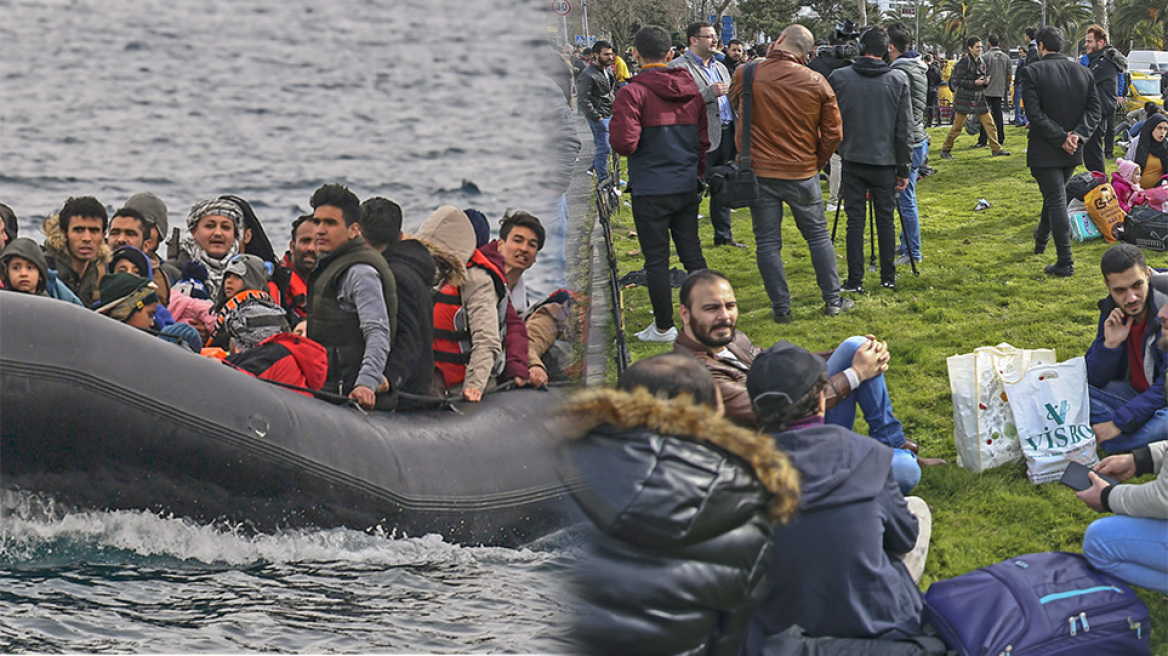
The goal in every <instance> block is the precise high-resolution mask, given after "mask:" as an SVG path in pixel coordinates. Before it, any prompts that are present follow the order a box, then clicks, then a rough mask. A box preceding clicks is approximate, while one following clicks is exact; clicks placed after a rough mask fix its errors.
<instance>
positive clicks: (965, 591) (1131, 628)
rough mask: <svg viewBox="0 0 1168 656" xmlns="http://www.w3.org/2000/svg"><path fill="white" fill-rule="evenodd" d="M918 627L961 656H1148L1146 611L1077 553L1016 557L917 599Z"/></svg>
mask: <svg viewBox="0 0 1168 656" xmlns="http://www.w3.org/2000/svg"><path fill="white" fill-rule="evenodd" d="M924 602H925V609H924V620H925V621H927V622H929V623H931V624H932V625H933V626H934V627H935V628H936V629H937V632H938V633H939V634H940V636H941V639H942V640H944V641H945V644H946V645H948V646H949V648H950V649H955V650H957V652H958V653H959V654H960V655H961V656H971V655H977V656H982V655H986V656H990V655H992V656H999V655H1001V654H1006V655H1010V654H1015V653H1017V654H1019V656H1021V655H1022V654H1025V655H1026V656H1073V655H1079V654H1092V655H1093V656H1109V655H1114V656H1121V655H1122V656H1138V655H1140V654H1146V655H1150V654H1151V644H1150V639H1151V637H1150V627H1149V617H1148V607H1147V606H1146V605H1145V604H1144V602H1143V601H1141V600H1140V598H1139V597H1138V596H1137V595H1136V593H1135V592H1134V591H1133V590H1132V589H1131V588H1129V587H1128V586H1127V585H1125V584H1124V583H1123V582H1122V581H1120V580H1119V579H1117V578H1115V577H1114V576H1111V575H1110V574H1106V573H1104V572H1100V571H1098V570H1096V569H1094V568H1092V567H1091V566H1090V565H1089V564H1087V559H1086V558H1084V557H1083V556H1082V555H1081V554H1073V553H1063V552H1045V553H1036V554H1029V555H1026V556H1018V557H1016V558H1011V559H1009V560H1005V561H1002V562H1000V563H997V564H995V565H990V566H989V567H983V568H981V569H977V570H974V571H972V572H969V573H966V574H962V575H961V576H957V577H955V578H951V579H948V580H946V581H937V582H936V583H934V584H932V585H931V586H929V590H928V592H926V593H925V594H924Z"/></svg>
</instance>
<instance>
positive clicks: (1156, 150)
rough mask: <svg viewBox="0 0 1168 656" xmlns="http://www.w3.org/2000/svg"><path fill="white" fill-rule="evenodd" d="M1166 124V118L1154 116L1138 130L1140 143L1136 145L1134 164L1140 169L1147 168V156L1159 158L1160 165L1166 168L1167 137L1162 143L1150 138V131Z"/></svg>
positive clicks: (1167, 156) (1167, 165)
mask: <svg viewBox="0 0 1168 656" xmlns="http://www.w3.org/2000/svg"><path fill="white" fill-rule="evenodd" d="M1166 122H1168V118H1164V115H1163V114H1154V115H1153V116H1151V117H1149V118H1148V120H1146V121H1144V127H1143V128H1141V129H1140V142H1139V143H1138V144H1136V156H1135V160H1134V161H1135V163H1136V164H1139V165H1140V169H1145V168H1147V167H1148V155H1149V154H1152V155H1155V156H1156V157H1159V158H1160V163H1161V164H1163V165H1164V166H1166V167H1168V137H1165V138H1164V141H1156V140H1155V139H1153V138H1152V130H1154V129H1155V128H1156V126H1157V125H1159V124H1161V123H1166Z"/></svg>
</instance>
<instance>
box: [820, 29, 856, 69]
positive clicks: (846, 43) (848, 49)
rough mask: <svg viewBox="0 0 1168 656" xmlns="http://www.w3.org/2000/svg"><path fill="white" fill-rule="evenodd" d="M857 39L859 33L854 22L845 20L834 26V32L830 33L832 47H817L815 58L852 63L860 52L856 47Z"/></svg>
mask: <svg viewBox="0 0 1168 656" xmlns="http://www.w3.org/2000/svg"><path fill="white" fill-rule="evenodd" d="M859 37H860V33H859V31H857V30H856V21H854V20H852V19H850V18H845V19H844V20H842V21H840V22H838V23H836V24H835V30H834V31H832V33H831V43H832V45H829V46H819V48H818V49H817V50H816V51H815V56H816V57H827V58H829V59H830V58H835V59H837V60H839V61H842V62H852V61H854V60H855V59H856V57H859V56H860V50H859V48H857V47H856V39H858V38H859Z"/></svg>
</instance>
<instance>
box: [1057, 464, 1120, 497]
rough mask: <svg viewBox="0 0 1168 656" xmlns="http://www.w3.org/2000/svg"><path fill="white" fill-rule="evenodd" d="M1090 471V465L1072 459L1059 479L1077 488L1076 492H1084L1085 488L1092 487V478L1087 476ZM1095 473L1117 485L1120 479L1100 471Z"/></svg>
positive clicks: (1109, 482) (1068, 485)
mask: <svg viewBox="0 0 1168 656" xmlns="http://www.w3.org/2000/svg"><path fill="white" fill-rule="evenodd" d="M1089 471H1092V469H1091V468H1090V467H1087V466H1086V465H1083V464H1081V463H1078V462H1075V461H1073V460H1072V461H1071V462H1069V463H1067V468H1066V470H1065V471H1064V472H1063V477H1062V478H1060V479H1059V482H1060V483H1062V484H1063V485H1066V486H1067V487H1069V488H1071V489H1072V490H1075V491H1076V492H1082V491H1083V490H1086V489H1087V488H1089V487H1091V479H1090V478H1089V477H1088V476H1087V472H1089ZM1095 475H1096V476H1098V477H1099V478H1102V479H1103V480H1105V481H1107V483H1108V484H1109V485H1116V484H1118V483H1119V481H1117V480H1115V479H1114V478H1112V477H1110V476H1105V475H1103V474H1100V473H1099V472H1095Z"/></svg>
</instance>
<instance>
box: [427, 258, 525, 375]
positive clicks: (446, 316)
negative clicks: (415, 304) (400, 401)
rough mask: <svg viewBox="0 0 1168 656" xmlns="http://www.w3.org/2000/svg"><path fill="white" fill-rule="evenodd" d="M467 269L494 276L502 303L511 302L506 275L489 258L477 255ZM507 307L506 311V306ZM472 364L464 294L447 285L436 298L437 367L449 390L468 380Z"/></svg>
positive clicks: (492, 278) (439, 291)
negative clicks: (482, 270)
mask: <svg viewBox="0 0 1168 656" xmlns="http://www.w3.org/2000/svg"><path fill="white" fill-rule="evenodd" d="M466 266H467V267H468V268H469V267H480V268H482V269H484V270H485V271H486V272H487V273H489V274H491V280H492V281H493V282H494V283H495V294H496V295H497V296H498V297H499V298H500V299H501V300H500V303H501V304H505V303H506V302H507V280H506V278H505V277H504V276H503V272H502V271H500V270H499V268H498V267H496V266H495V265H494V264H492V263H491V261H490V260H488V259H487V257H486V256H485V255H483V254H482V253H480V252H478V251H475V252H474V255H471V258H470V262H467V263H466ZM503 307H504V309H506V306H505V305H503ZM503 316H504V315H502V314H500V332H502V331H503V330H505V325H504V324H503ZM469 362H470V328H469V326H468V324H467V320H466V310H465V309H464V308H463V307H462V294H461V293H460V292H459V288H458V287H455V286H454V285H451V284H450V283H446V284H444V285H442V287H441V288H440V289H439V290H438V293H437V294H436V295H435V296H434V366H436V367H437V368H438V370H439V371H441V372H442V380H443V383H444V384H445V385H446V389H450V388H452V387H454V386H455V385H458V384H459V383H461V382H463V381H464V380H466V365H467V364H468V363H469Z"/></svg>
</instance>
